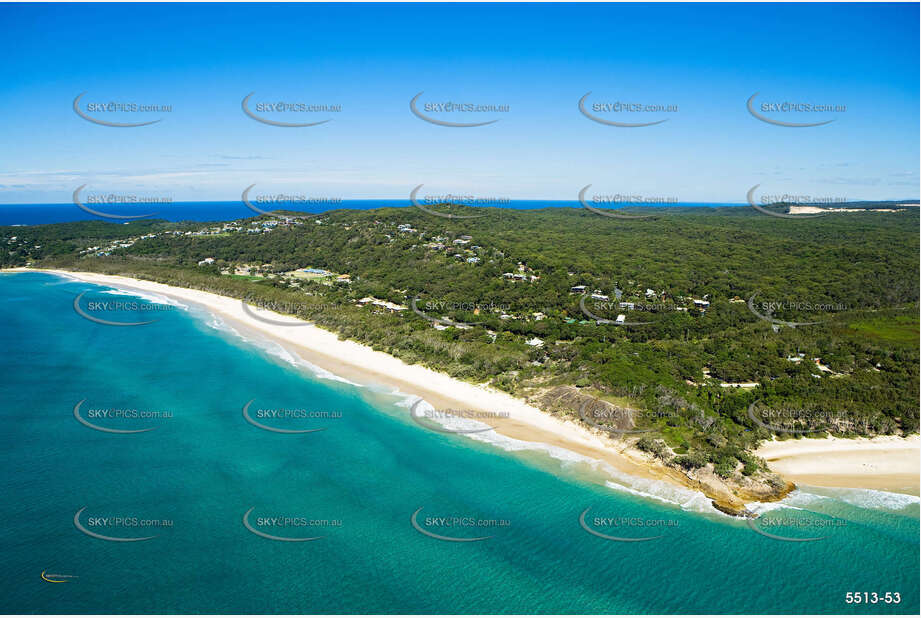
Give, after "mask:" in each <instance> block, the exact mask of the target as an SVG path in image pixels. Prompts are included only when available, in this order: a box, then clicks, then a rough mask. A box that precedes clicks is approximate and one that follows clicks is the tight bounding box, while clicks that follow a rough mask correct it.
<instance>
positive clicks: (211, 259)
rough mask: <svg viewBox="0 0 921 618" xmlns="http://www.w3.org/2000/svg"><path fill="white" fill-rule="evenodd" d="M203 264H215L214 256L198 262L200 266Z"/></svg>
mask: <svg viewBox="0 0 921 618" xmlns="http://www.w3.org/2000/svg"><path fill="white" fill-rule="evenodd" d="M202 264H214V258H205V259H203V260H201V261H200V262H199V263H198V265H199V266H201V265H202Z"/></svg>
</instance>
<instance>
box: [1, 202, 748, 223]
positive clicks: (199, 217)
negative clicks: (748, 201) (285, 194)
mask: <svg viewBox="0 0 921 618" xmlns="http://www.w3.org/2000/svg"><path fill="white" fill-rule="evenodd" d="M409 206H411V204H410V202H409V201H408V200H343V201H342V202H341V203H339V204H337V205H336V206H335V207H331V206H329V205H323V206H317V207H306V208H302V207H300V206H298V207H296V208H295V207H293V206H292V207H291V209H292V210H298V211H300V212H309V213H312V214H320V213H323V212H326V211H329V210H333V209H340V208H344V209H352V210H368V209H371V208H406V207H409ZM660 206H662V207H667V208H693V207H714V206H743V204H715V203H712V202H707V203H698V202H681V203H675V204H667V205H660ZM92 208H93V209H96V210H100V211H102V212H106V213H110V214H125V215H128V214H147V213H151V212H155V213H156V215H155V216H153V217H151V218H155V219H166V220H167V221H229V220H231V219H240V218H246V217H255V216H258V214H259V213H257V212H255V211H253V210H251V209H249V208H248V207H246V206H245V205H244V204H243V202H241V201H233V202H174V203H170V204H156V205H149V206H147V205H130V206H112V207H105V206H96V205H93V206H92ZM257 208H263V207H262V206H257ZM508 208H512V209H515V210H529V209H534V208H582V204H581V203H580V202H578V201H554V200H512V201H511V202H510V203H509V205H508ZM605 208H607V207H606V206H605ZM264 209H265V210H272V208H268V207H265V208H264ZM93 219H96V220H100V221H106V220H109V219H105V218H100V217H96V216H94V215H92V214H90V213H88V212H86V211H84V210H81V209H80V208H79V207H78V206H76V205H75V204H0V225H40V224H43V223H64V222H68V221H88V220H93Z"/></svg>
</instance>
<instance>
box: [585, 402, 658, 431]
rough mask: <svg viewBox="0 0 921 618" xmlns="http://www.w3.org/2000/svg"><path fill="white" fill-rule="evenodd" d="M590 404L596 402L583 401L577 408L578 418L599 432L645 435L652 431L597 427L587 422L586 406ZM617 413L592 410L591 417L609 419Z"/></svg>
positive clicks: (595, 424) (596, 424)
mask: <svg viewBox="0 0 921 618" xmlns="http://www.w3.org/2000/svg"><path fill="white" fill-rule="evenodd" d="M590 403H597V400H595V399H589V400H586V401H583V402H582V405H581V406H579V418H581V419H582V420H583V421H584V422H585V423H586V424H588V425H591V426H592V427H594V428H595V429H600V430H601V431H608V432H612V433H622V434H633V433H646V432H647V431H652V429H616V428H614V427H608V426H606V425H599V424H598V423H593V422H592V421H590V420H588V418H587V416H588V414H587V412H586V409H587V408H588V405H589V404H590ZM619 412H620V410H616V409H615V410H614V413H613V414H611V413H609V412H608V411H607V410H605V411H604V412H603V413H599V411H598V410H593V411H592V416H593V417H594V418H609V419H610V418H612V417H613V416H615V415H617V414H619Z"/></svg>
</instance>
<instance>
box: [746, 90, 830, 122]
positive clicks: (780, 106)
mask: <svg viewBox="0 0 921 618" xmlns="http://www.w3.org/2000/svg"><path fill="white" fill-rule="evenodd" d="M758 94H759V93H757V92H756V93H755V94H753V95H752V96H750V97H748V101H747V102H746V104H745V106H746V107H747V108H748V113H749V114H751V115H752V116H754V117H755V118H757V119H758V120H760V121H761V122H766V123H768V124H773V125H777V126H778V127H792V128H804V127H821V126H822V125H826V124H830V123H832V122H834V121H835V119H834V118H833V119H831V120H825V121H822V122H784V121H782V120H774V119H773V118H769V117H767V116H764V115H763V114H759V113H758V112H756V111H755V108H754V105H753V104H754V101H755V97H757V96H758ZM846 110H847V107H846V106H840V105H814V104H812V103H790V102H784V103H762V104H761V111H772V112H822V111H846Z"/></svg>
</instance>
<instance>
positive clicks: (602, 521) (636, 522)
mask: <svg viewBox="0 0 921 618" xmlns="http://www.w3.org/2000/svg"><path fill="white" fill-rule="evenodd" d="M591 510H592V507H588V508H587V509H585V510H584V511H582V514H581V515H579V525H580V526H582V529H583V530H585V531H586V532H588V533H589V534H592V535H595V536H597V537H599V538H602V539H605V540H606V541H617V542H618V543H641V542H643V541H654V540H655V539H661V538H662V537H663V536H665V535H663V534H660V535H658V536H645V537H623V536H612V535H610V534H604V533H603V532H598V531H597V530H595V529H593V528H592V527H591V526H589V525H588V523H586V521H585V516H586V515H588V512H589V511H591ZM593 521H594V522H595V523H596V525H613V526H624V527H646V526H647V525H648V526H652V525H653V522H660V521H661V522H665V521H670V520H643V519H640V518H624V517H619V518H611V517H608V518H604V517H595V518H594V520H593ZM676 524H677V522H674V524H668V525H676ZM663 525H664V524H663Z"/></svg>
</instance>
